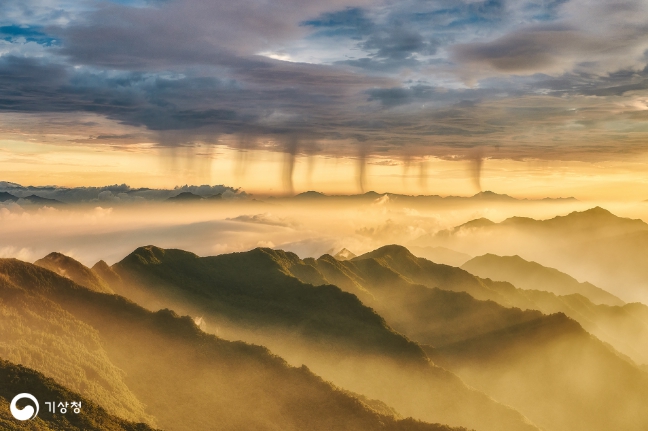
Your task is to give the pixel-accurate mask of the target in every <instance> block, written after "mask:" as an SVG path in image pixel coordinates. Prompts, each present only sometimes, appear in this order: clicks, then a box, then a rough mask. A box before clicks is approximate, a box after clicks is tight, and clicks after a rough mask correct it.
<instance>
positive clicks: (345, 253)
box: [333, 248, 357, 260]
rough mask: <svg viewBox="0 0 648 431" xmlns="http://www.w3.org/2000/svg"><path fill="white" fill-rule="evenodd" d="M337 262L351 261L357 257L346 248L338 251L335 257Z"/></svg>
mask: <svg viewBox="0 0 648 431" xmlns="http://www.w3.org/2000/svg"><path fill="white" fill-rule="evenodd" d="M333 257H334V258H335V259H337V260H351V259H353V258H354V257H357V255H356V254H355V253H353V252H352V251H349V250H348V249H346V248H343V249H342V250H340V251H338V252H337V253H336V254H335V256H333Z"/></svg>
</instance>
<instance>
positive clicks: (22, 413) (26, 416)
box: [9, 394, 39, 421]
mask: <svg viewBox="0 0 648 431" xmlns="http://www.w3.org/2000/svg"><path fill="white" fill-rule="evenodd" d="M23 399H28V400H31V401H32V402H33V403H34V405H35V406H36V410H34V407H32V406H25V408H23V409H19V408H18V406H16V403H17V402H18V401H20V400H23ZM38 409H39V405H38V400H37V399H36V397H34V396H33V395H32V394H18V395H16V396H15V397H14V399H13V400H11V405H10V406H9V410H11V414H12V415H13V417H15V418H16V419H18V420H19V421H28V420H30V419H34V418H35V417H36V416H37V415H38Z"/></svg>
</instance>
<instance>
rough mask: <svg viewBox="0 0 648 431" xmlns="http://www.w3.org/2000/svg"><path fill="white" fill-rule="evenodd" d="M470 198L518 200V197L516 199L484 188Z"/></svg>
mask: <svg viewBox="0 0 648 431" xmlns="http://www.w3.org/2000/svg"><path fill="white" fill-rule="evenodd" d="M472 198H476V199H500V200H507V201H510V200H512V201H515V200H518V199H516V198H514V197H511V196H509V195H505V194H499V193H495V192H492V191H490V190H484V191H483V192H479V193H477V194H475V195H473V196H472Z"/></svg>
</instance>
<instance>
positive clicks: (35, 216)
mask: <svg viewBox="0 0 648 431" xmlns="http://www.w3.org/2000/svg"><path fill="white" fill-rule="evenodd" d="M239 195H240V196H243V194H241V193H240V192H239ZM597 205H598V206H601V207H603V208H606V209H608V210H610V211H612V213H614V214H615V215H616V216H620V217H630V218H640V219H642V220H648V204H647V203H643V202H639V203H623V204H622V203H618V202H617V203H610V202H582V201H575V200H553V201H518V200H510V199H508V200H507V199H499V198H496V199H463V200H461V199H460V200H459V201H457V200H444V199H425V198H408V197H403V196H398V195H379V194H365V195H359V196H355V197H339V198H327V199H318V198H307V197H303V196H302V197H295V198H290V199H287V198H266V199H265V200H260V199H254V198H251V197H249V196H247V197H246V198H245V199H213V200H209V199H203V200H193V201H192V200H187V201H184V200H180V201H165V202H154V201H149V202H131V203H124V202H119V203H110V202H84V203H82V204H67V205H61V206H48V205H42V206H28V205H20V203H19V202H12V201H9V202H7V201H5V202H2V203H0V237H1V238H2V240H1V241H0V257H16V258H19V259H22V260H25V261H30V262H34V261H35V260H37V259H39V258H41V257H43V256H45V255H47V254H48V253H50V252H52V251H57V252H61V253H64V254H66V255H68V256H71V257H74V258H75V259H77V260H79V261H81V262H82V263H84V264H86V265H89V266H92V265H93V264H94V263H95V262H97V261H98V260H105V261H106V262H108V263H109V264H112V263H115V262H117V261H118V260H120V259H122V258H123V257H124V256H126V255H127V254H128V253H130V252H131V251H132V250H134V249H135V248H136V247H139V246H141V245H144V244H155V245H157V246H160V247H164V248H180V249H183V250H187V251H191V252H194V253H196V254H198V255H201V256H207V255H217V254H222V253H230V252H237V251H245V250H250V249H252V248H255V247H269V248H277V249H282V250H286V251H292V252H294V253H296V254H297V255H298V256H300V257H301V258H305V257H319V256H321V255H322V254H325V253H330V254H335V253H337V252H338V251H340V250H341V249H343V248H346V249H348V250H350V251H351V252H353V253H355V254H356V255H358V254H361V253H365V252H368V251H370V250H373V249H376V248H377V247H380V246H382V245H386V244H394V243H396V244H401V245H405V246H407V247H409V248H410V249H411V250H412V251H414V252H415V253H416V254H418V255H420V256H423V257H427V258H430V259H432V260H436V261H438V262H440V263H447V264H452V265H457V266H458V265H461V264H462V263H463V262H465V261H466V260H468V259H470V258H471V257H474V256H478V255H481V254H484V253H495V254H500V255H512V254H519V255H521V256H523V257H525V258H528V259H531V260H536V261H539V262H540V263H543V264H547V265H550V266H559V265H557V264H560V263H561V262H558V261H557V260H556V259H557V258H556V257H553V258H552V257H551V254H552V253H553V252H554V251H555V250H553V249H552V246H551V244H546V243H545V244H544V245H543V247H536V245H537V244H536V243H535V242H533V241H530V240H529V236H528V235H527V236H524V235H517V234H508V233H507V234H503V233H500V232H486V231H483V232H482V231H479V232H478V231H477V230H475V229H472V228H471V229H461V230H459V231H457V232H455V233H454V234H453V235H452V236H451V237H447V236H446V237H442V236H443V232H444V231H445V232H447V231H451V230H452V229H454V228H455V227H457V226H460V225H462V224H464V223H467V222H469V221H471V220H476V219H481V218H485V219H488V220H490V221H493V222H496V223H498V222H501V221H503V220H506V219H507V218H510V217H530V218H534V219H537V220H544V219H550V218H553V217H555V216H558V215H566V214H569V213H571V212H573V211H584V210H587V209H590V208H592V207H595V206H597ZM582 239H583V238H582V237H580V238H576V239H574V238H571V239H569V241H573V244H571V245H574V244H576V242H578V243H579V244H580V243H581V242H582ZM440 247H443V248H440ZM565 247H566V244H565V243H560V244H558V243H556V248H560V249H562V250H563V251H564V250H565ZM556 256H558V255H556ZM559 260H560V259H559ZM563 263H564V262H563ZM595 266H596V264H595V263H593V264H592V271H593V272H592V273H596V276H594V277H590V276H589V274H590V271H589V267H588V266H587V262H583V261H581V262H580V264H579V265H568V264H563V265H562V266H561V267H560V269H561V270H563V271H565V272H568V273H570V274H571V275H573V276H575V277H576V278H578V279H579V281H591V282H593V283H594V282H598V283H599V284H601V285H602V286H601V287H609V286H608V285H609V283H607V282H602V281H601V275H600V272H601V271H597V270H596V268H595ZM604 281H605V280H604ZM628 283H630V281H629V282H628ZM633 283H635V284H636V283H638V281H637V280H634V281H633ZM595 284H596V283H595ZM615 293H617V292H615ZM620 296H623V295H620ZM624 299H628V300H639V299H641V300H644V298H642V297H640V296H637V295H634V296H631V297H628V296H627V295H626V297H625V298H624Z"/></svg>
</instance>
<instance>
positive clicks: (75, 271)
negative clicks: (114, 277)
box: [34, 252, 113, 293]
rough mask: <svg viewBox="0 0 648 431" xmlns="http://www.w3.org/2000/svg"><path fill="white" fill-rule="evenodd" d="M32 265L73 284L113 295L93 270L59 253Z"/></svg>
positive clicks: (51, 254) (54, 253)
mask: <svg viewBox="0 0 648 431" xmlns="http://www.w3.org/2000/svg"><path fill="white" fill-rule="evenodd" d="M34 265H37V266H42V267H43V268H47V269H49V270H50V271H54V272H56V273H57V274H59V275H62V276H63V277H67V278H69V279H71V280H73V281H74V282H75V283H77V284H80V285H81V286H84V287H87V288H88V289H91V290H95V291H97V292H105V293H113V290H112V289H111V288H110V287H109V286H108V284H107V283H106V282H105V281H103V280H102V279H101V278H100V277H99V276H98V275H97V274H96V273H95V272H94V271H93V270H91V269H90V268H88V267H86V266H85V265H83V264H82V263H81V262H78V261H77V260H75V259H73V258H71V257H69V256H66V255H64V254H61V253H57V252H53V253H50V254H48V255H47V256H45V257H44V258H42V259H39V260H37V261H36V262H34Z"/></svg>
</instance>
